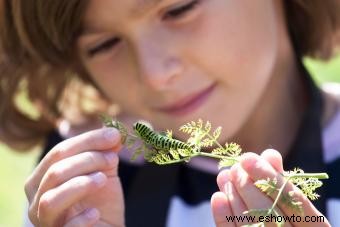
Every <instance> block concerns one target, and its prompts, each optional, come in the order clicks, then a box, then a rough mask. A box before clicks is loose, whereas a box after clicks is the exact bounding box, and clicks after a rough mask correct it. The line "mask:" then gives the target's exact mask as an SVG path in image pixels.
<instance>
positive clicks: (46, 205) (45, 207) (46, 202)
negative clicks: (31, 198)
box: [38, 192, 54, 217]
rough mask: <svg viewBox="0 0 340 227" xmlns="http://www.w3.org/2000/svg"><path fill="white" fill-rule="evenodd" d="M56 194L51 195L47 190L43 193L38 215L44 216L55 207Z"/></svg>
mask: <svg viewBox="0 0 340 227" xmlns="http://www.w3.org/2000/svg"><path fill="white" fill-rule="evenodd" d="M53 197H54V196H52V195H51V193H48V192H46V193H45V194H43V195H42V196H41V198H40V200H39V205H38V216H39V217H41V216H44V215H46V214H48V213H50V211H51V210H52V209H53V207H54V206H53V201H54V198H53Z"/></svg>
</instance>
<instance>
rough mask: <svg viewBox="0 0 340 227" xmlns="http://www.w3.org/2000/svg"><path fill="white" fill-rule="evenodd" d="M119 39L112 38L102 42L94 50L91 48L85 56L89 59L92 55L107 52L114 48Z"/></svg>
mask: <svg viewBox="0 0 340 227" xmlns="http://www.w3.org/2000/svg"><path fill="white" fill-rule="evenodd" d="M119 41H120V39H119V38H116V37H115V38H112V39H109V40H107V41H104V42H102V43H101V44H99V45H97V46H95V47H94V48H91V49H89V50H88V51H87V55H88V56H89V57H93V56H94V55H96V54H98V53H103V52H105V51H108V50H110V49H112V48H113V47H115V46H116V45H117V44H118V43H119Z"/></svg>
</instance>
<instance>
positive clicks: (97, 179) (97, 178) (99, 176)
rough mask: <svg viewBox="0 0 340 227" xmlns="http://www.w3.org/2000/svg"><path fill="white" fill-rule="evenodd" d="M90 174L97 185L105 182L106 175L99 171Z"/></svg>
mask: <svg viewBox="0 0 340 227" xmlns="http://www.w3.org/2000/svg"><path fill="white" fill-rule="evenodd" d="M90 176H91V178H92V179H93V180H94V181H95V182H96V184H98V185H99V186H102V185H104V184H105V183H106V176H105V175H104V174H103V173H101V172H98V173H94V174H91V175H90Z"/></svg>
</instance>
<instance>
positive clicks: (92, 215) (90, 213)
mask: <svg viewBox="0 0 340 227" xmlns="http://www.w3.org/2000/svg"><path fill="white" fill-rule="evenodd" d="M85 215H86V216H87V217H88V218H90V219H96V218H98V217H99V211H98V210H97V209H95V208H91V209H88V210H87V211H86V213H85Z"/></svg>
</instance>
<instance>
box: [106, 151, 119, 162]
mask: <svg viewBox="0 0 340 227" xmlns="http://www.w3.org/2000/svg"><path fill="white" fill-rule="evenodd" d="M104 157H105V158H106V160H107V161H108V163H110V164H112V163H114V162H115V161H116V157H117V154H116V153H114V152H112V151H107V153H105V154H104Z"/></svg>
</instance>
